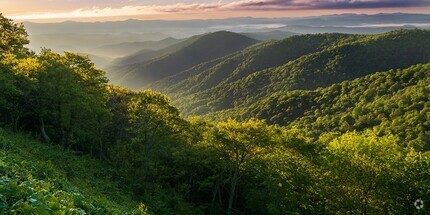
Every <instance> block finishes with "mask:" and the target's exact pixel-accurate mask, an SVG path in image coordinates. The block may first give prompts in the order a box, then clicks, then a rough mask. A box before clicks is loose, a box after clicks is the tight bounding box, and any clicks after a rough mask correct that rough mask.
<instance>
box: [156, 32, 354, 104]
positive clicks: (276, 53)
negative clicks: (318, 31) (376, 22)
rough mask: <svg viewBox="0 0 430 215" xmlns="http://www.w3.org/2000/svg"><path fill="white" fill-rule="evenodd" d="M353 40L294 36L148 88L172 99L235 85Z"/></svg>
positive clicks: (253, 47)
mask: <svg viewBox="0 0 430 215" xmlns="http://www.w3.org/2000/svg"><path fill="white" fill-rule="evenodd" d="M349 38H352V36H349V35H345V34H325V35H304V36H293V37H290V38H287V39H284V40H280V41H268V42H263V43H259V44H256V45H254V46H251V47H249V48H247V49H245V50H243V51H241V52H238V53H236V54H233V55H229V56H226V57H223V58H220V59H217V60H215V61H210V62H207V63H203V64H201V65H199V66H196V67H193V68H191V69H189V70H186V71H184V72H181V73H179V74H177V75H174V76H170V77H167V78H164V79H162V80H160V81H157V82H155V83H154V84H151V85H150V87H151V88H152V89H155V90H160V91H162V92H164V93H167V94H168V95H170V96H172V97H173V98H174V99H175V98H179V97H181V96H182V95H190V94H192V93H197V92H200V91H204V90H207V89H210V88H211V87H215V86H217V85H220V84H228V83H231V82H235V81H237V80H239V79H241V78H244V77H247V76H248V75H250V74H252V73H254V72H256V71H259V70H263V69H266V68H271V67H276V66H281V65H283V64H286V63H288V62H289V61H291V60H295V59H297V58H299V57H301V56H303V55H306V54H309V53H313V52H317V51H319V50H323V49H325V48H327V47H330V46H331V45H333V44H337V43H340V42H341V41H343V40H347V39H349Z"/></svg>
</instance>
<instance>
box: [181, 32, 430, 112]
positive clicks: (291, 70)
mask: <svg viewBox="0 0 430 215" xmlns="http://www.w3.org/2000/svg"><path fill="white" fill-rule="evenodd" d="M429 61H430V31H425V30H399V31H393V32H389V33H385V34H380V35H371V36H361V37H356V38H355V39H353V40H351V41H344V42H341V43H338V44H334V45H332V46H331V47H328V48H326V49H324V50H322V51H317V52H314V53H310V54H307V55H304V56H302V57H300V58H298V59H295V60H292V61H290V62H288V63H286V64H284V65H282V66H278V67H274V68H269V69H264V70H261V71H258V72H254V73H252V74H251V75H249V76H247V77H244V78H241V79H239V80H237V81H235V82H231V83H225V84H219V85H217V86H215V87H212V88H210V89H206V90H204V91H200V92H196V93H194V94H190V95H186V96H181V97H175V96H173V98H174V102H175V103H176V104H177V105H178V106H179V107H180V109H181V110H182V111H183V112H184V113H187V114H206V113H209V112H211V111H218V110H223V109H228V108H233V107H237V106H241V105H244V106H247V105H250V104H252V103H253V102H256V101H258V100H259V99H262V98H265V97H268V96H270V95H272V94H273V93H277V92H286V91H289V90H297V89H309V90H311V89H316V88H318V87H325V86H329V85H331V84H334V83H339V82H341V81H344V80H351V79H354V78H357V77H362V76H365V75H368V74H371V73H374V72H375V71H383V70H389V69H394V68H406V67H408V66H411V65H414V64H418V63H426V62H429Z"/></svg>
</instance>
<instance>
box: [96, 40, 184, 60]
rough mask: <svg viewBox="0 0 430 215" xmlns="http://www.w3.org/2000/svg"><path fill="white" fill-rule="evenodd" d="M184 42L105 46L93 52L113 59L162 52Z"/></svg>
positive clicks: (167, 41)
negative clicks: (143, 52) (148, 51)
mask: <svg viewBox="0 0 430 215" xmlns="http://www.w3.org/2000/svg"><path fill="white" fill-rule="evenodd" d="M182 41H184V40H183V39H175V38H172V37H168V38H166V39H163V40H159V41H143V42H124V43H117V44H109V45H104V46H101V47H98V48H96V49H94V50H93V52H94V53H98V54H103V55H108V56H112V57H123V56H126V55H130V54H133V53H136V52H138V51H140V50H144V49H149V50H160V49H163V48H166V47H169V46H172V45H174V44H177V43H179V42H182Z"/></svg>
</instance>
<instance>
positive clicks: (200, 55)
mask: <svg viewBox="0 0 430 215" xmlns="http://www.w3.org/2000/svg"><path fill="white" fill-rule="evenodd" d="M254 43H256V41H255V40H253V39H250V38H248V37H245V36H242V35H240V34H236V33H231V32H226V31H220V32H215V33H211V34H206V35H204V36H201V37H199V38H197V39H196V40H195V41H194V42H192V43H191V44H190V45H188V46H186V47H184V48H182V49H179V50H177V51H175V52H172V53H170V54H167V55H165V56H162V57H159V58H156V59H153V60H151V61H149V62H142V63H137V64H133V65H129V66H126V67H124V68H122V69H121V73H122V74H126V75H124V76H123V77H122V78H121V79H120V80H119V81H118V83H120V84H122V85H124V86H128V87H131V88H141V87H143V86H144V85H146V84H149V83H151V82H154V81H157V80H160V79H162V78H164V77H168V76H171V75H175V74H177V73H179V72H181V71H183V70H186V69H188V68H191V67H193V66H195V65H197V64H200V63H202V62H205V61H209V60H213V59H216V58H219V57H223V56H225V55H228V54H231V53H233V52H237V51H240V50H242V49H244V48H245V47H247V46H250V45H252V44H254ZM123 71H125V72H123Z"/></svg>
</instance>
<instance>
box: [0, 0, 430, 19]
mask: <svg viewBox="0 0 430 215" xmlns="http://www.w3.org/2000/svg"><path fill="white" fill-rule="evenodd" d="M0 8H2V11H1V13H3V15H5V16H6V17H8V18H11V19H14V20H16V21H20V22H23V21H31V22H39V23H40V22H42V23H49V22H64V21H79V22H95V21H101V22H103V21H124V20H127V19H139V20H192V19H226V18H237V17H249V16H252V17H255V18H279V17H291V18H294V17H308V16H321V15H334V14H344V13H348V14H349V13H355V14H378V13H412V14H429V13H430V1H428V0H411V1H401V0H355V1H351V0H337V1H334V0H326V1H320V0H224V1H222V0H221V1H216V0H215V1H214V0H194V1H190V0H182V1H174V0H163V1H143V0H128V1H115V0H108V1H100V0H95V1H82V0H64V1H51V0H40V1H37V2H34V1H28V0H15V1H12V0H3V1H1V2H0Z"/></svg>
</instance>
